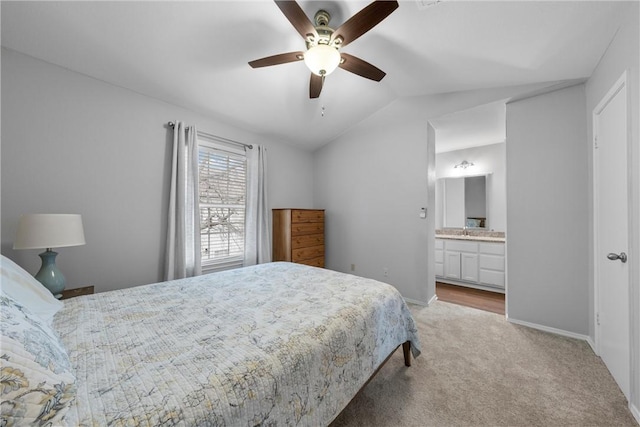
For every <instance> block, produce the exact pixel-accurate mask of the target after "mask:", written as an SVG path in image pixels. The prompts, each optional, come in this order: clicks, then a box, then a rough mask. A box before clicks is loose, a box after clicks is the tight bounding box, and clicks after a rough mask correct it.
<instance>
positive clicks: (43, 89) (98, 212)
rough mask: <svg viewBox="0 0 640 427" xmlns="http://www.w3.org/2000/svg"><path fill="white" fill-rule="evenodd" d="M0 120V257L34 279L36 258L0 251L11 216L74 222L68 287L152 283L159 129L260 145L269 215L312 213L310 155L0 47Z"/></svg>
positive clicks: (164, 155) (67, 253) (161, 193)
mask: <svg viewBox="0 0 640 427" xmlns="http://www.w3.org/2000/svg"><path fill="white" fill-rule="evenodd" d="M2 114H3V116H2V170H1V182H2V253H3V254H4V255H6V256H8V257H9V258H12V259H13V260H15V261H16V262H18V264H20V265H22V266H23V267H24V268H25V269H26V270H27V271H29V272H31V273H35V272H36V271H37V270H38V268H39V266H40V259H39V258H38V256H37V254H38V253H39V252H40V251H39V250H27V251H14V250H13V249H12V245H13V240H14V237H15V230H16V226H17V222H18V218H19V217H20V215H21V214H24V213H79V214H82V215H83V220H84V227H85V234H86V240H87V244H86V245H85V246H79V247H70V248H61V249H59V250H58V252H59V254H60V255H59V256H58V260H57V262H58V265H59V266H60V268H61V270H62V271H63V272H64V274H65V276H66V277H67V283H68V287H69V288H73V287H78V286H82V285H86V284H93V285H95V286H96V290H97V291H106V290H111V289H118V288H123V287H129V286H133V285H139V284H145V283H151V282H156V281H159V280H161V278H162V274H161V273H162V270H163V263H162V259H163V253H164V242H165V227H166V217H167V215H166V211H167V200H168V199H167V197H168V179H169V173H170V171H169V160H170V147H171V132H169V130H168V129H167V128H166V127H165V126H164V124H165V123H167V122H168V121H175V120H184V121H186V122H188V123H192V124H196V125H197V126H198V128H199V129H200V130H203V131H207V132H210V133H214V134H217V135H220V136H224V137H227V138H231V139H235V140H239V141H243V142H246V143H253V144H264V145H265V146H267V149H268V156H269V157H268V163H269V176H268V179H269V194H270V204H271V206H273V207H283V206H296V207H313V198H312V191H313V186H312V180H313V161H312V153H310V152H307V151H304V150H300V149H298V148H293V147H292V146H289V145H286V144H283V143H279V142H276V141H268V140H264V139H263V138H261V137H260V136H259V135H256V134H252V133H250V132H246V131H242V130H240V129H237V128H234V127H232V126H228V125H225V124H224V123H223V121H222V120H216V119H212V118H208V117H203V116H201V115H198V114H196V113H194V112H192V111H189V110H186V109H184V108H181V107H178V106H175V105H171V104H168V103H165V102H162V101H159V100H156V99H153V98H149V97H146V96H142V95H140V94H138V93H134V92H132V91H129V90H126V89H123V88H120V87H116V86H112V85H109V84H106V83H104V82H101V81H99V80H96V79H92V78H89V77H86V76H84V75H81V74H78V73H74V72H70V71H68V70H65V69H63V68H60V67H57V66H53V65H51V64H48V63H45V62H43V61H40V60H37V59H34V58H31V57H29V56H25V55H22V54H20V53H17V52H14V51H10V50H6V49H2Z"/></svg>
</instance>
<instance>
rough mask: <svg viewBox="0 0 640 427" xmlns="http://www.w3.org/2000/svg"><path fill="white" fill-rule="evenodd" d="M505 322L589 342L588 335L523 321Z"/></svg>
mask: <svg viewBox="0 0 640 427" xmlns="http://www.w3.org/2000/svg"><path fill="white" fill-rule="evenodd" d="M507 321H509V322H511V323H515V324H516V325H522V326H527V327H529V328H533V329H538V330H540V331H544V332H550V333H552V334H556V335H562V336H563V337H569V338H576V339H579V340H583V341H587V342H589V341H590V338H589V336H588V335H582V334H576V333H575V332H569V331H565V330H563V329H556V328H552V327H550V326H543V325H538V324H537V323H530V322H525V321H524V320H518V319H512V318H507ZM589 345H591V343H589Z"/></svg>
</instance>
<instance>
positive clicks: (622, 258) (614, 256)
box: [607, 252, 627, 263]
mask: <svg viewBox="0 0 640 427" xmlns="http://www.w3.org/2000/svg"><path fill="white" fill-rule="evenodd" d="M607 258H609V259H610V260H611V261H615V260H618V259H619V260H620V261H622V262H623V263H625V262H627V254H625V253H624V252H620V255H618V254H614V253H613V252H612V253H610V254H609V255H607Z"/></svg>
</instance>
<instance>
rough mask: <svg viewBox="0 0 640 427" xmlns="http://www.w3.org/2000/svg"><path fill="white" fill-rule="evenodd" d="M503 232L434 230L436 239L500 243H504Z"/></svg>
mask: <svg viewBox="0 0 640 427" xmlns="http://www.w3.org/2000/svg"><path fill="white" fill-rule="evenodd" d="M505 237H506V235H505V233H504V231H492V230H478V229H467V230H465V229H463V228H443V229H437V230H436V239H452V240H469V241H472V242H502V243H504V242H505V241H506V239H505Z"/></svg>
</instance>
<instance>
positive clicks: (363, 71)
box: [338, 52, 387, 82]
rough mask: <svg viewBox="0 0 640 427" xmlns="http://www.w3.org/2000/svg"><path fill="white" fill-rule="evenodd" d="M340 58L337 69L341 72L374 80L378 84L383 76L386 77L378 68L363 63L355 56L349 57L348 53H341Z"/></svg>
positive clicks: (365, 62)
mask: <svg viewBox="0 0 640 427" xmlns="http://www.w3.org/2000/svg"><path fill="white" fill-rule="evenodd" d="M340 56H341V57H342V62H341V63H340V65H338V67H340V68H342V69H343V70H347V71H349V72H351V73H353V74H357V75H359V76H362V77H365V78H367V79H371V80H375V81H377V82H379V81H380V80H382V78H383V77H384V76H386V75H387V73H385V72H384V71H382V70H381V69H380V68H378V67H376V66H375V65H371V64H369V63H368V62H367V61H364V60H362V59H360V58H358V57H356V56H353V55H349V54H348V53H344V52H342V53H341V54H340Z"/></svg>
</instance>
